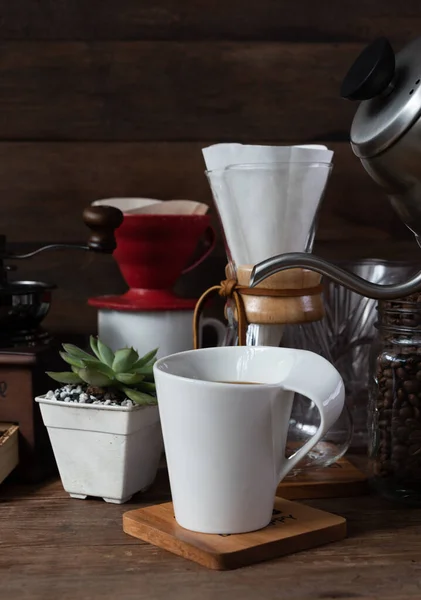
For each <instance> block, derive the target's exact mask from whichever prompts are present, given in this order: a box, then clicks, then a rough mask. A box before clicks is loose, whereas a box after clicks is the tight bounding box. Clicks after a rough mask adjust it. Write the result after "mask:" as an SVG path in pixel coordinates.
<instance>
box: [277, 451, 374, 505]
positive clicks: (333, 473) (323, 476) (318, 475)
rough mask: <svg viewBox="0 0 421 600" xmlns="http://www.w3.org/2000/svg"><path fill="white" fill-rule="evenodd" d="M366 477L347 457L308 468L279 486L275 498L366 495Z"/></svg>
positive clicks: (298, 498)
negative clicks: (314, 467) (325, 465)
mask: <svg viewBox="0 0 421 600" xmlns="http://www.w3.org/2000/svg"><path fill="white" fill-rule="evenodd" d="M367 490H368V481H367V476H366V475H365V474H364V473H363V472H362V471H360V470H359V469H357V468H356V467H354V465H353V464H351V463H350V462H349V460H347V459H346V458H343V457H342V458H340V459H339V460H338V461H337V462H336V463H334V464H333V465H330V467H326V468H324V469H311V468H310V469H307V470H306V471H303V472H302V473H298V474H297V475H296V476H295V477H293V476H289V477H287V478H286V479H284V481H282V483H280V484H279V486H278V490H277V492H276V493H277V495H278V496H282V498H288V499H289V500H304V499H310V498H347V497H350V496H361V495H363V494H365V493H367Z"/></svg>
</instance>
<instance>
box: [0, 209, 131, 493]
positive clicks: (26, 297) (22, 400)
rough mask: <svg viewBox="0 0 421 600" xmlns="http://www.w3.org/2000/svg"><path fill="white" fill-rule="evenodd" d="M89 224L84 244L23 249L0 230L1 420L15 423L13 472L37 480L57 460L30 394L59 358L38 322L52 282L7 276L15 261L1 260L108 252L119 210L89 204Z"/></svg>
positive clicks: (45, 381) (43, 386)
mask: <svg viewBox="0 0 421 600" xmlns="http://www.w3.org/2000/svg"><path fill="white" fill-rule="evenodd" d="M83 219H84V222H85V224H86V225H87V226H88V227H89V228H90V230H91V236H90V238H89V239H88V241H87V244H86V245H79V244H52V245H48V246H43V247H41V248H38V249H36V250H34V251H33V252H29V253H27V254H12V253H10V252H8V250H7V244H6V236H4V235H2V236H0V422H8V423H16V424H18V426H19V467H18V468H17V470H16V475H17V477H18V478H19V479H20V480H21V481H24V482H36V481H40V480H41V479H44V478H45V477H47V476H49V475H50V474H52V473H53V472H54V471H55V468H56V467H55V461H54V457H53V453H52V450H51V446H50V441H49V438H48V434H47V430H46V429H45V427H44V425H43V423H42V419H41V415H40V412H39V406H38V404H37V403H36V402H34V398H35V397H36V396H39V395H41V394H43V393H45V392H46V391H48V389H49V388H50V387H51V380H49V378H48V377H47V375H46V374H45V371H47V370H51V369H54V368H55V363H56V362H58V360H59V355H58V348H57V346H58V344H57V342H56V341H55V340H54V338H53V336H51V335H50V334H49V333H48V331H46V330H44V329H43V327H42V321H43V319H44V318H45V317H46V315H47V313H48V311H49V308H50V305H51V301H52V294H53V290H54V288H55V285H54V284H50V283H46V282H43V281H26V280H16V281H9V280H8V274H9V272H10V271H14V270H15V267H14V266H11V265H9V264H5V261H7V262H8V261H21V260H25V259H29V258H31V257H33V256H35V255H37V254H39V253H40V252H45V251H50V250H59V249H69V250H71V249H80V250H87V251H89V252H103V253H109V254H111V253H112V252H113V250H114V249H115V240H114V230H115V229H116V228H117V227H119V225H120V224H121V223H122V220H123V215H122V213H121V212H120V211H119V210H118V209H116V208H114V207H109V206H90V207H88V208H86V209H85V211H84V212H83Z"/></svg>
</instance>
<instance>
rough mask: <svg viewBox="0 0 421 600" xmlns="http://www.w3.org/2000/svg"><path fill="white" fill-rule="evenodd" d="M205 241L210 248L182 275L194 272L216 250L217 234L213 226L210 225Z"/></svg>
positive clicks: (182, 272)
mask: <svg viewBox="0 0 421 600" xmlns="http://www.w3.org/2000/svg"><path fill="white" fill-rule="evenodd" d="M205 241H206V242H207V245H208V248H207V249H206V250H205V251H204V253H203V254H202V256H199V258H198V259H197V260H195V261H194V263H193V264H192V265H189V266H188V267H186V268H185V269H184V270H183V271H181V275H185V274H186V273H190V271H193V269H195V268H196V267H198V266H199V265H200V264H201V263H202V262H203V261H204V260H206V259H207V257H208V256H209V255H210V254H211V252H213V249H214V248H215V244H216V233H215V229H214V228H213V227H212V225H209V227H207V228H206V231H205Z"/></svg>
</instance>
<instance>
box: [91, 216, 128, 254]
mask: <svg viewBox="0 0 421 600" xmlns="http://www.w3.org/2000/svg"><path fill="white" fill-rule="evenodd" d="M123 219H124V215H123V213H122V212H121V210H119V209H118V208H115V207H114V206H88V207H87V208H85V210H84V211H83V221H84V223H85V225H87V226H88V227H89V229H90V230H91V236H90V238H89V239H88V247H89V249H90V250H94V251H95V252H104V253H106V254H112V253H113V252H114V250H115V249H116V247H117V243H116V241H115V237H114V231H115V230H116V229H117V228H118V227H120V225H121V224H122V222H123Z"/></svg>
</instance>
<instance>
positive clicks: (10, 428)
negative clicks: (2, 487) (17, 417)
mask: <svg viewBox="0 0 421 600" xmlns="http://www.w3.org/2000/svg"><path fill="white" fill-rule="evenodd" d="M18 462H19V450H18V427H17V425H13V423H0V483H1V482H2V481H3V480H4V479H6V477H7V476H8V475H9V474H10V473H11V472H12V471H13V469H14V468H15V467H16V466H17V464H18Z"/></svg>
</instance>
